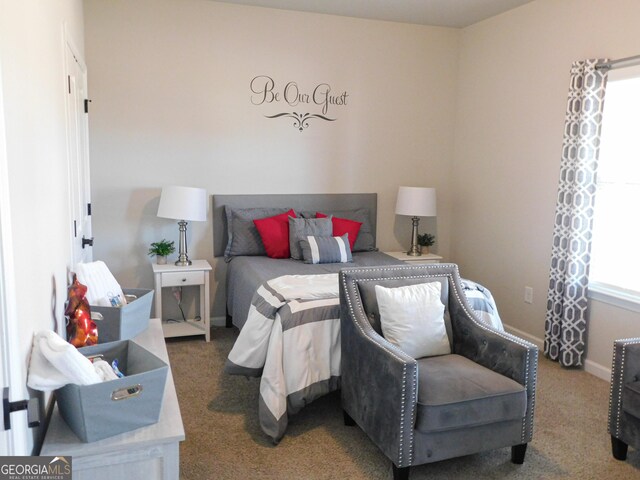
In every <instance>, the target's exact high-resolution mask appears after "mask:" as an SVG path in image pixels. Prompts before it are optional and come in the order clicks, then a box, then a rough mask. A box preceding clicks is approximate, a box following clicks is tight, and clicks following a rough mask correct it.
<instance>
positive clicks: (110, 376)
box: [93, 360, 118, 382]
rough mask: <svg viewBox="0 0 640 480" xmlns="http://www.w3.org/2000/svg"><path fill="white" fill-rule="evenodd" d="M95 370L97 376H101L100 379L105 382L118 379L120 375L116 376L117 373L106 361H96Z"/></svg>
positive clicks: (94, 362)
mask: <svg viewBox="0 0 640 480" xmlns="http://www.w3.org/2000/svg"><path fill="white" fill-rule="evenodd" d="M93 368H95V370H96V372H97V374H98V375H100V378H101V379H102V381H103V382H108V381H109V380H117V379H118V375H116V372H114V371H113V368H111V365H109V364H108V363H107V362H105V361H104V360H94V361H93Z"/></svg>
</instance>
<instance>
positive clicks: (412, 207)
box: [396, 187, 436, 257]
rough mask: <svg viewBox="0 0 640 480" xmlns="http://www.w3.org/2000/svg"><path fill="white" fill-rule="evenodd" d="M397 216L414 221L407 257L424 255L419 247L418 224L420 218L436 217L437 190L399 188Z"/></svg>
mask: <svg viewBox="0 0 640 480" xmlns="http://www.w3.org/2000/svg"><path fill="white" fill-rule="evenodd" d="M396 215H408V216H410V217H412V218H411V220H412V221H413V229H412V231H411V248H410V249H409V251H408V252H407V255H411V256H413V257H417V256H419V255H422V251H421V250H420V247H419V246H418V223H419V222H420V217H435V216H436V189H435V188H425V187H399V188H398V198H397V200H396Z"/></svg>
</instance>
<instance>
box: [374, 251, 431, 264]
mask: <svg viewBox="0 0 640 480" xmlns="http://www.w3.org/2000/svg"><path fill="white" fill-rule="evenodd" d="M384 253H386V254H387V255H390V256H392V257H393V258H397V259H398V260H402V261H403V262H407V263H410V264H413V265H423V264H425V263H440V261H441V260H442V257H441V256H440V255H436V254H435V253H423V254H422V255H419V256H417V257H414V256H411V255H407V252H384Z"/></svg>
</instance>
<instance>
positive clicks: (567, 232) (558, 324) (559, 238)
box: [544, 60, 607, 367]
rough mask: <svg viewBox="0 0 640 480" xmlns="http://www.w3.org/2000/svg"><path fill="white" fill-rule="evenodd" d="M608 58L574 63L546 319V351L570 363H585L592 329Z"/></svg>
mask: <svg viewBox="0 0 640 480" xmlns="http://www.w3.org/2000/svg"><path fill="white" fill-rule="evenodd" d="M604 61H605V60H581V61H578V62H575V63H574V64H573V65H572V67H571V83H570V85H569V99H568V101H567V113H566V117H565V126H564V140H563V144H562V159H561V165H560V181H559V185H558V203H557V205H556V216H555V226H554V229H553V246H552V250H551V271H550V274H549V294H548V297H547V316H546V320H545V327H544V328H545V338H544V353H545V355H547V356H548V357H549V358H551V359H552V360H556V361H558V362H560V364H561V365H563V366H566V367H575V366H580V365H582V357H583V355H584V350H585V345H586V334H587V286H588V283H589V262H590V259H591V229H592V225H593V205H594V199H595V193H596V168H597V165H598V151H599V148H600V127H601V125H602V107H603V104H604V92H605V86H606V83H607V71H606V70H600V71H599V70H597V69H596V68H595V67H596V65H597V64H598V63H601V62H604Z"/></svg>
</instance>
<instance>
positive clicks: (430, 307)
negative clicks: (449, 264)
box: [376, 282, 451, 358]
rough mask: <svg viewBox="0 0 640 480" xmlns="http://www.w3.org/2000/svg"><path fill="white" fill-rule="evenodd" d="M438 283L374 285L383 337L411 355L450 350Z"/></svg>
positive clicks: (443, 352) (428, 355) (417, 355)
mask: <svg viewBox="0 0 640 480" xmlns="http://www.w3.org/2000/svg"><path fill="white" fill-rule="evenodd" d="M440 291H441V285H440V282H429V283H420V284H417V285H409V286H406V287H396V288H385V287H382V286H380V285H376V298H377V299H378V307H379V309H380V325H381V327H382V334H383V335H384V338H386V339H387V340H389V341H390V342H391V343H393V344H394V345H396V346H397V347H398V348H400V350H402V351H403V352H405V353H406V354H407V355H410V356H412V357H413V358H422V357H431V356H434V355H445V354H447V353H451V346H450V345H449V337H448V336H447V329H446V327H445V324H444V304H443V303H442V301H441V300H440Z"/></svg>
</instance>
